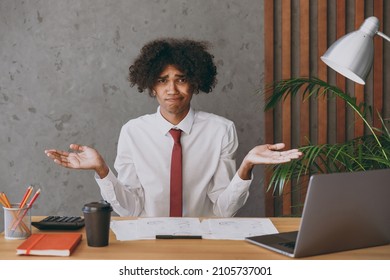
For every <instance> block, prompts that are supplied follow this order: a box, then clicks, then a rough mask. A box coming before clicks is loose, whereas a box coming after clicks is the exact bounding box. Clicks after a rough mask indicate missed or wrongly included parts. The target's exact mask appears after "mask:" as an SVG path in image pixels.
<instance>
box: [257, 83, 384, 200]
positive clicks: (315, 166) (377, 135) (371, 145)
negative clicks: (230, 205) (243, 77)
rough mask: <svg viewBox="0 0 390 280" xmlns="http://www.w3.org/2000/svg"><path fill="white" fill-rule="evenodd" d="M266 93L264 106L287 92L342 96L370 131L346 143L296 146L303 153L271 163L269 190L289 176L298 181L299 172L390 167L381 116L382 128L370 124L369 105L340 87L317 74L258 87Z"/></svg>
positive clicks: (279, 188)
mask: <svg viewBox="0 0 390 280" xmlns="http://www.w3.org/2000/svg"><path fill="white" fill-rule="evenodd" d="M261 92H262V93H263V94H265V95H266V96H267V98H266V106H265V110H269V109H273V108H275V107H276V106H277V105H278V104H279V103H281V102H282V101H283V100H284V99H286V98H287V97H288V96H291V97H292V98H293V97H296V96H297V95H301V96H302V99H303V100H307V99H309V98H311V97H313V98H317V97H319V96H326V97H327V98H334V97H336V98H342V99H343V100H344V101H345V102H346V104H347V105H348V106H349V107H350V108H352V110H354V111H355V113H356V114H357V115H358V116H359V117H360V118H361V119H362V120H363V122H364V123H365V125H366V126H367V128H368V129H369V131H370V134H369V135H365V136H362V137H359V138H355V139H353V140H350V141H346V142H345V143H337V144H324V145H307V146H302V147H300V148H299V150H300V151H302V152H303V157H302V158H301V159H299V160H295V161H291V162H289V163H286V164H283V165H277V166H274V167H272V168H273V170H272V177H271V179H270V183H269V185H268V188H267V189H268V190H270V189H272V188H273V190H274V192H275V193H276V192H278V193H279V194H280V193H281V192H282V191H283V187H284V186H285V184H286V183H287V182H289V181H291V180H293V179H294V180H295V182H296V183H297V184H298V185H299V183H300V178H301V177H302V176H306V175H311V174H316V173H334V172H345V171H359V170H369V169H381V168H389V167H390V161H389V157H390V134H389V131H388V130H387V128H386V125H385V122H384V120H383V119H382V118H381V116H380V115H379V114H378V115H379V118H380V121H381V123H382V127H381V128H376V127H373V126H372V125H371V124H370V123H369V121H368V119H367V118H368V117H372V108H370V107H369V106H367V105H366V104H365V103H360V104H357V103H356V99H355V98H353V97H350V96H349V95H348V94H346V93H344V92H343V91H342V90H340V89H339V88H337V87H335V86H332V85H330V84H328V83H327V82H324V81H322V80H320V79H318V78H292V79H286V80H282V81H278V82H275V83H274V84H272V85H270V86H268V87H266V88H265V90H263V91H261Z"/></svg>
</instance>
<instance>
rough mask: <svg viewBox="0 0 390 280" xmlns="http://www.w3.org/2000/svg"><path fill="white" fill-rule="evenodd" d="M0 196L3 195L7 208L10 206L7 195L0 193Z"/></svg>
mask: <svg viewBox="0 0 390 280" xmlns="http://www.w3.org/2000/svg"><path fill="white" fill-rule="evenodd" d="M1 196H2V197H3V201H4V202H5V204H6V205H7V208H11V203H10V202H9V200H8V197H7V195H6V194H5V193H1Z"/></svg>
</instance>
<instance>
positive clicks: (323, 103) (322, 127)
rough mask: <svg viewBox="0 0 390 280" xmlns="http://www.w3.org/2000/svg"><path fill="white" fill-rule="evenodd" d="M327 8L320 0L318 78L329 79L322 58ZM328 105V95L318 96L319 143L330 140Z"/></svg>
mask: <svg viewBox="0 0 390 280" xmlns="http://www.w3.org/2000/svg"><path fill="white" fill-rule="evenodd" d="M327 8H328V4H327V1H326V0H318V7H317V11H318V78H319V79H321V80H324V81H327V79H328V75H327V66H326V64H325V63H323V62H322V61H321V59H320V57H321V55H323V54H324V53H325V52H326V50H327V33H328V29H327V18H328V14H327ZM327 127H328V106H327V98H326V96H323V97H319V98H318V139H317V142H318V144H325V143H326V142H327V140H328V129H327Z"/></svg>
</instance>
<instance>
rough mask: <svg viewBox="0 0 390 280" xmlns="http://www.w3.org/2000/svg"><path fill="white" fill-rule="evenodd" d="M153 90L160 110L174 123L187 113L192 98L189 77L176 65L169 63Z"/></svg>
mask: <svg viewBox="0 0 390 280" xmlns="http://www.w3.org/2000/svg"><path fill="white" fill-rule="evenodd" d="M153 92H154V94H155V95H156V98H157V101H158V103H159V104H160V112H161V114H162V115H163V117H164V118H166V119H167V120H168V121H170V122H171V123H173V124H177V123H179V122H180V121H181V120H182V119H184V117H185V116H186V115H187V113H188V111H189V109H190V102H191V98H192V90H191V86H190V84H189V82H188V80H187V77H186V76H185V75H184V74H183V73H182V72H181V71H179V70H178V69H177V68H176V67H175V66H173V65H168V66H167V67H166V68H165V69H164V70H163V71H162V72H161V74H160V76H159V78H158V79H157V81H156V83H155V85H154V87H153Z"/></svg>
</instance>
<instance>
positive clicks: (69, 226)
mask: <svg viewBox="0 0 390 280" xmlns="http://www.w3.org/2000/svg"><path fill="white" fill-rule="evenodd" d="M31 224H32V225H33V226H34V227H36V228H38V229H41V230H53V229H59V230H76V229H79V228H82V227H83V226H84V218H82V217H77V216H48V217H46V218H44V219H42V220H40V221H39V222H31Z"/></svg>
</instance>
